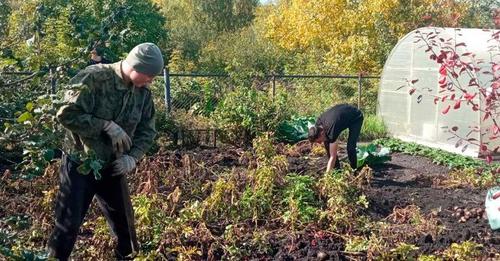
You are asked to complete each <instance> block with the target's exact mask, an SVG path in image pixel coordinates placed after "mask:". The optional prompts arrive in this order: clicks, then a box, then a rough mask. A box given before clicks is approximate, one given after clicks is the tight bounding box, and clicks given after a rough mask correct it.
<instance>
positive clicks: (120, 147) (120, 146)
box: [104, 121, 132, 154]
mask: <svg viewBox="0 0 500 261" xmlns="http://www.w3.org/2000/svg"><path fill="white" fill-rule="evenodd" d="M104 131H105V132H106V133H107V134H108V136H109V137H110V138H111V144H112V145H113V152H115V153H117V154H122V153H124V152H127V151H128V150H129V149H130V146H132V140H131V139H130V137H129V136H128V135H127V133H126V132H125V131H124V130H123V129H122V128H121V127H120V126H118V124H116V123H115V122H114V121H108V122H106V123H105V124H104Z"/></svg>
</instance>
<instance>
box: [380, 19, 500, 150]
mask: <svg viewBox="0 0 500 261" xmlns="http://www.w3.org/2000/svg"><path fill="white" fill-rule="evenodd" d="M419 32H420V33H424V34H425V33H429V32H439V36H438V37H436V38H435V39H439V38H442V39H439V41H441V43H444V44H445V45H446V46H449V47H450V48H456V50H458V53H460V54H466V53H474V54H475V56H474V58H472V56H469V55H468V54H466V55H464V56H463V57H462V58H461V59H462V60H463V61H466V62H471V61H474V65H475V66H477V67H482V68H483V69H485V71H487V70H491V61H492V59H493V61H494V62H496V63H500V61H499V59H500V53H498V48H497V49H496V51H494V52H497V53H496V55H495V54H494V53H493V54H492V53H491V52H490V51H491V50H490V49H491V48H489V47H490V46H488V44H487V43H488V39H489V38H491V35H492V32H494V30H490V31H486V30H480V29H455V28H431V27H429V28H420V29H418V30H415V31H413V32H411V33H409V34H408V35H406V36H405V37H403V38H402V39H401V40H400V41H399V43H398V44H397V45H396V47H394V49H393V50H392V52H391V53H390V55H389V57H388V59H387V61H386V63H385V65H384V70H383V73H382V78H381V81H380V88H379V97H378V98H379V99H378V101H379V102H378V105H379V106H378V108H377V113H378V115H379V116H380V117H381V118H382V119H383V121H384V123H385V124H386V126H387V128H388V130H389V132H390V133H391V134H392V135H393V136H394V137H397V138H400V139H402V140H405V141H412V142H416V143H419V144H422V145H426V146H430V147H435V148H440V149H444V150H447V151H450V152H455V153H460V154H464V155H468V156H474V157H477V156H479V155H480V150H479V146H478V145H477V144H479V143H480V142H481V141H483V142H488V144H486V145H488V147H489V148H491V149H492V148H495V147H498V146H500V139H493V140H488V141H486V140H485V139H486V138H488V139H489V138H490V137H491V136H492V134H493V131H494V130H493V128H491V126H492V125H493V122H492V120H493V119H492V118H494V117H490V118H489V119H487V120H486V121H484V122H483V120H482V119H483V117H484V115H482V113H481V112H480V111H474V110H472V105H471V104H467V102H465V101H462V102H461V103H460V106H459V108H458V109H454V106H455V105H456V102H457V100H458V99H457V98H456V97H460V96H461V95H462V94H463V92H462V91H460V90H455V89H453V88H451V89H447V88H440V87H439V80H440V72H439V68H440V65H439V64H438V63H437V62H436V61H435V60H432V59H430V57H429V56H430V55H431V54H432V52H426V51H425V50H426V49H427V48H428V46H427V45H426V44H425V43H423V41H417V38H416V36H417V34H418V33H419ZM448 40H450V41H448ZM456 45H458V46H457V47H456ZM473 76H474V77H477V78H478V79H479V82H480V84H481V85H482V86H488V84H491V81H492V79H493V77H492V75H491V74H484V73H479V74H477V75H473ZM470 79H471V76H470V75H469V74H467V73H464V74H462V75H461V76H460V77H459V78H458V79H457V81H456V82H455V84H457V85H459V86H460V87H461V89H463V90H464V91H466V92H477V87H475V86H469V85H470V84H469V83H470ZM413 89H415V90H413ZM450 90H451V91H450ZM453 90H455V92H453ZM409 93H413V94H412V95H410V94H409ZM453 94H455V95H454V96H453V97H452V95H453ZM443 96H446V98H445V99H443V101H444V102H442V101H441V98H442V97H443ZM436 97H440V99H439V101H438V102H436V101H435V99H436ZM451 98H453V100H451ZM472 101H473V102H474V103H476V104H483V105H484V101H482V100H481V99H480V95H477V96H476V97H475V98H474V99H473V100H472ZM448 106H450V109H449V111H448V112H447V113H443V111H444V110H445V109H446V108H447V107H448ZM499 120H500V119H499ZM481 133H483V134H485V133H486V134H485V135H482V136H481ZM466 140H468V141H466Z"/></svg>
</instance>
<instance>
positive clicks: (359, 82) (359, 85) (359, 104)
mask: <svg viewBox="0 0 500 261" xmlns="http://www.w3.org/2000/svg"><path fill="white" fill-rule="evenodd" d="M361 80H362V78H361V73H359V74H358V109H361Z"/></svg>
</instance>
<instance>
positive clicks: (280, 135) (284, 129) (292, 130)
mask: <svg viewBox="0 0 500 261" xmlns="http://www.w3.org/2000/svg"><path fill="white" fill-rule="evenodd" d="M315 120H316V119H315V118H314V117H292V119H290V120H286V121H283V122H281V123H280V124H279V125H278V127H277V128H276V134H275V135H276V139H277V140H279V141H285V142H289V143H296V142H299V141H301V140H306V139H307V133H308V129H309V126H310V125H314V122H315Z"/></svg>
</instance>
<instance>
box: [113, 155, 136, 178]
mask: <svg viewBox="0 0 500 261" xmlns="http://www.w3.org/2000/svg"><path fill="white" fill-rule="evenodd" d="M136 161H137V160H136V159H135V158H134V157H132V156H129V155H122V156H121V157H119V158H118V159H116V160H115V161H113V163H112V166H113V174H111V176H119V175H124V174H127V173H129V172H131V171H132V170H134V169H135V163H136Z"/></svg>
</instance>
